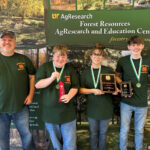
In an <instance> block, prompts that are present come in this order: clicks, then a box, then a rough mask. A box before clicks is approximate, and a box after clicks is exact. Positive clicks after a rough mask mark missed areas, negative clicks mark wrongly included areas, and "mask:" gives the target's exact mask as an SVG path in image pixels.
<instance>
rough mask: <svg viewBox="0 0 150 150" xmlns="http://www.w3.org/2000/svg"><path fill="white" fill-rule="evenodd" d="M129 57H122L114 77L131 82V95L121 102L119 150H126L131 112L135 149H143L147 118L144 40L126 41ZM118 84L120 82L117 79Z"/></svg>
mask: <svg viewBox="0 0 150 150" xmlns="http://www.w3.org/2000/svg"><path fill="white" fill-rule="evenodd" d="M128 49H129V50H130V52H131V55H129V56H125V57H122V58H121V59H120V60H119V62H118V65H117V69H116V72H117V73H116V75H117V76H118V77H119V75H120V74H121V75H122V80H123V81H131V84H132V88H133V95H132V96H131V97H122V101H121V110H120V111H121V129H120V149H121V150H127V141H128V131H129V128H130V121H131V116H132V112H134V128H135V149H136V150H142V149H143V132H144V131H143V129H144V123H145V120H146V116H147V105H148V104H147V88H148V86H147V83H148V74H149V73H150V59H149V57H147V56H142V55H141V53H142V50H143V49H144V39H143V38H141V37H139V36H133V37H131V38H130V39H129V40H128ZM117 80H118V82H122V81H121V80H120V79H119V78H117Z"/></svg>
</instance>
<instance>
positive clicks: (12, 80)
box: [0, 53, 35, 113]
mask: <svg viewBox="0 0 150 150" xmlns="http://www.w3.org/2000/svg"><path fill="white" fill-rule="evenodd" d="M34 73H35V69H34V66H33V64H32V62H31V61H30V59H29V58H28V57H26V56H24V55H21V54H18V53H14V55H13V56H3V55H2V54H0V113H16V112H19V111H21V110H22V109H23V107H24V100H25V99H26V97H27V95H28V93H29V75H33V74H34Z"/></svg>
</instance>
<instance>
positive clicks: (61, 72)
mask: <svg viewBox="0 0 150 150" xmlns="http://www.w3.org/2000/svg"><path fill="white" fill-rule="evenodd" d="M53 68H54V71H55V72H57V70H56V67H55V65H54V63H53ZM64 68H65V65H64V66H63V67H62V68H61V71H60V77H59V78H57V83H58V82H59V81H60V79H61V76H62V74H63V71H64Z"/></svg>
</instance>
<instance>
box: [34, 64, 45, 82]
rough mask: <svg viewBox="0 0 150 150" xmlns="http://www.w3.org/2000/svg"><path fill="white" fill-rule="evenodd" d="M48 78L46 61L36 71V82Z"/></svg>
mask: <svg viewBox="0 0 150 150" xmlns="http://www.w3.org/2000/svg"><path fill="white" fill-rule="evenodd" d="M45 78H47V73H46V63H45V64H43V65H42V66H41V67H40V68H39V69H38V70H37V72H36V75H35V83H37V82H38V81H39V80H41V79H45Z"/></svg>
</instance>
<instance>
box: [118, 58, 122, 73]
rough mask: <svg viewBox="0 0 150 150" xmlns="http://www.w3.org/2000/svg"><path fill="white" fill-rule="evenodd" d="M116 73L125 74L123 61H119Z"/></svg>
mask: <svg viewBox="0 0 150 150" xmlns="http://www.w3.org/2000/svg"><path fill="white" fill-rule="evenodd" d="M116 72H118V73H122V72H123V69H122V65H121V60H119V61H118V63H117V67H116Z"/></svg>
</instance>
